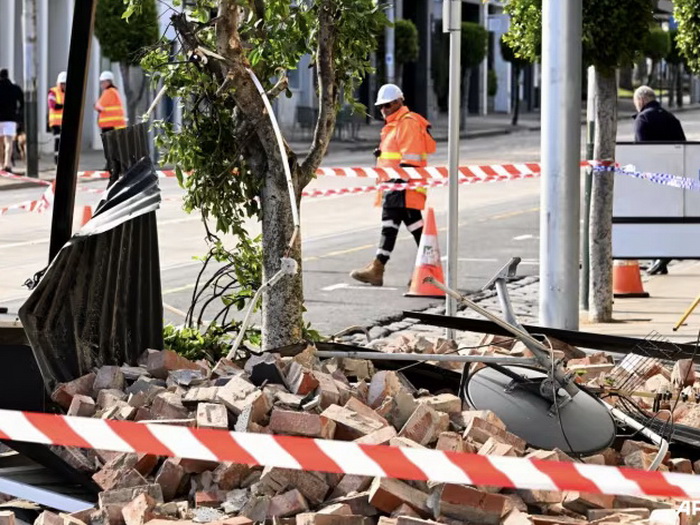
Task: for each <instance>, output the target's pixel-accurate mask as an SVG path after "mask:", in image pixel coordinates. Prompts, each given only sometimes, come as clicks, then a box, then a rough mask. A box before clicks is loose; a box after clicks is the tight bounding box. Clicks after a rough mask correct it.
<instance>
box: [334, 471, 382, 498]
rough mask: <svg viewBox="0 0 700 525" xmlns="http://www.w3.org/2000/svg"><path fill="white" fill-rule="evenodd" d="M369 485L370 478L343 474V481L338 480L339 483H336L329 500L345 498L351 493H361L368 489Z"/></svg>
mask: <svg viewBox="0 0 700 525" xmlns="http://www.w3.org/2000/svg"><path fill="white" fill-rule="evenodd" d="M371 483H372V478H371V477H370V476H358V475H356V474H345V476H343V479H341V480H340V483H338V484H337V485H336V486H335V488H334V489H333V492H332V493H331V499H335V498H338V497H341V496H347V495H348V494H350V493H351V492H363V491H365V490H367V489H368V488H369V486H370V484H371Z"/></svg>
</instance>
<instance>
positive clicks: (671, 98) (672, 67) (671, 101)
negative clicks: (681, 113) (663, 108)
mask: <svg viewBox="0 0 700 525" xmlns="http://www.w3.org/2000/svg"><path fill="white" fill-rule="evenodd" d="M677 68H678V66H677V65H676V64H669V65H668V68H667V71H668V76H669V82H668V86H669V89H668V107H669V108H672V107H673V106H675V104H676V99H675V94H676V91H675V86H676V74H677V73H676V72H677V71H678V69H677Z"/></svg>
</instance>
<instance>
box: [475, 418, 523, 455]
mask: <svg viewBox="0 0 700 525" xmlns="http://www.w3.org/2000/svg"><path fill="white" fill-rule="evenodd" d="M464 437H465V438H471V439H472V440H473V441H476V442H477V443H481V444H484V443H486V441H488V439H489V438H491V437H493V438H494V439H496V440H498V441H500V442H501V443H507V444H508V445H513V448H515V449H516V450H518V451H523V450H525V448H526V447H527V443H526V442H525V440H524V439H521V438H519V437H518V436H516V435H515V434H511V433H510V432H507V431H505V430H503V429H502V428H499V427H497V426H496V425H494V424H492V423H489V422H488V421H486V420H484V419H481V418H479V417H475V418H472V419H471V420H470V421H469V423H468V424H467V427H466V429H465V430H464Z"/></svg>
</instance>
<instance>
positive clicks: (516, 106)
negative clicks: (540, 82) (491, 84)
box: [511, 66, 520, 126]
mask: <svg viewBox="0 0 700 525" xmlns="http://www.w3.org/2000/svg"><path fill="white" fill-rule="evenodd" d="M513 76H514V77H515V79H514V82H513V119H512V120H511V125H513V126H517V125H518V117H519V116H520V66H514V67H513Z"/></svg>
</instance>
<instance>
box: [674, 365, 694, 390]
mask: <svg viewBox="0 0 700 525" xmlns="http://www.w3.org/2000/svg"><path fill="white" fill-rule="evenodd" d="M671 382H672V383H673V386H674V388H678V389H683V388H684V387H686V386H693V384H694V383H695V368H694V366H693V360H692V359H679V360H678V361H676V362H675V363H674V364H673V372H672V373H671Z"/></svg>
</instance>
